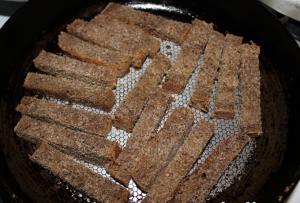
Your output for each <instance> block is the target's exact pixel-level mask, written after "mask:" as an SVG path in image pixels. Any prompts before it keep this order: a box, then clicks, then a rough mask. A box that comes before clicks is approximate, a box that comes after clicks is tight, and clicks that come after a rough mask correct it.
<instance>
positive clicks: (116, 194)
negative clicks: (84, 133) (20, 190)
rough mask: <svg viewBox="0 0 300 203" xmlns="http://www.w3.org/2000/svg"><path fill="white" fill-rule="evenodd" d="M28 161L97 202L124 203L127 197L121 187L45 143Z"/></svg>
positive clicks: (126, 191) (127, 193)
mask: <svg viewBox="0 0 300 203" xmlns="http://www.w3.org/2000/svg"><path fill="white" fill-rule="evenodd" d="M30 159H31V160H32V161H33V162H35V163H37V164H39V165H41V166H42V167H44V168H45V169H46V170H49V171H51V172H52V173H53V174H54V175H56V176H58V177H59V178H61V179H62V180H64V181H66V182H68V183H69V184H70V185H72V186H73V187H74V188H75V189H77V190H79V191H82V192H83V193H85V194H86V195H88V196H89V197H91V198H94V199H96V200H97V201H99V202H103V203H112V202H118V203H121V202H126V201H127V199H128V197H129V191H128V190H126V189H125V188H124V187H122V186H121V185H118V184H116V183H115V182H113V181H111V180H109V179H108V178H106V177H103V176H101V175H99V174H97V173H95V172H94V171H92V170H90V169H89V168H87V167H85V166H84V165H83V164H80V163H78V162H76V161H74V160H73V158H72V157H70V156H67V155H66V154H64V153H62V152H60V151H58V150H56V149H54V148H52V147H50V146H49V145H47V144H46V143H42V144H41V145H40V147H39V148H38V149H37V150H36V151H35V152H34V154H33V155H32V156H30Z"/></svg>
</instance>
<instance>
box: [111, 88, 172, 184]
mask: <svg viewBox="0 0 300 203" xmlns="http://www.w3.org/2000/svg"><path fill="white" fill-rule="evenodd" d="M170 102H171V97H170V95H169V94H167V93H164V92H162V90H161V89H160V88H157V89H156V91H155V92H154V93H153V94H151V96H150V97H149V100H148V102H147V105H146V106H145V108H144V110H143V112H142V114H141V116H140V118H139V120H138V122H137V123H136V125H135V127H134V128H133V131H132V134H131V135H130V137H129V138H128V140H127V142H126V147H125V148H124V149H123V151H122V152H121V154H120V156H119V157H118V159H117V160H116V161H115V162H110V163H108V164H107V165H106V168H107V170H108V171H109V173H110V175H111V176H112V177H114V178H115V179H117V180H119V181H120V182H121V183H123V184H124V185H126V186H127V185H128V184H129V181H130V178H131V171H132V169H133V166H134V165H135V163H136V160H137V158H138V157H139V155H140V153H141V152H142V150H143V148H144V147H145V146H146V144H147V143H148V141H149V140H150V139H151V138H152V137H153V136H154V131H155V130H156V128H157V127H158V125H159V124H160V121H161V119H162V117H163V116H164V113H165V112H166V110H167V107H168V104H169V103H170Z"/></svg>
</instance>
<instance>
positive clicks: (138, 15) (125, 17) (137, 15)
mask: <svg viewBox="0 0 300 203" xmlns="http://www.w3.org/2000/svg"><path fill="white" fill-rule="evenodd" d="M101 14H105V15H110V16H113V17H115V18H117V19H119V20H122V21H124V22H126V23H128V24H133V25H136V26H139V27H141V28H142V29H143V30H145V31H146V32H149V33H151V34H153V35H154V36H156V37H158V38H161V39H163V40H169V41H172V42H175V43H176V44H178V45H181V44H182V42H183V41H184V40H185V38H186V35H187V33H188V31H189V29H190V27H191V25H190V24H188V23H182V22H178V21H175V20H169V19H166V18H163V17H161V16H157V15H154V14H151V13H148V12H144V11H140V10H135V9H133V8H130V7H128V6H123V5H120V4H117V3H113V2H110V3H109V4H108V5H107V6H106V8H105V9H104V10H103V11H102V13H101Z"/></svg>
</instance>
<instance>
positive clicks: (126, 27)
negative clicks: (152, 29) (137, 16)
mask: <svg viewBox="0 0 300 203" xmlns="http://www.w3.org/2000/svg"><path fill="white" fill-rule="evenodd" d="M90 22H91V23H94V24H96V25H98V26H101V27H103V28H105V29H106V30H109V31H111V32H113V33H122V34H123V35H126V37H128V38H130V39H131V40H132V41H134V42H137V43H143V44H146V45H147V46H148V47H149V56H150V57H152V56H154V55H155V54H156V53H157V52H158V51H159V50H160V44H161V42H160V41H159V40H158V39H156V38H155V37H154V36H152V35H151V34H149V33H147V32H145V31H144V30H143V29H141V28H140V27H138V26H135V25H131V24H126V23H124V22H123V21H120V20H118V19H116V18H114V17H113V16H109V15H103V14H99V15H97V16H95V17H94V18H93V19H92V20H91V21H90Z"/></svg>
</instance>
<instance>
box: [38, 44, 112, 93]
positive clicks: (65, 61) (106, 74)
mask: <svg viewBox="0 0 300 203" xmlns="http://www.w3.org/2000/svg"><path fill="white" fill-rule="evenodd" d="M33 62H34V65H35V67H36V68H38V69H39V70H41V71H43V72H45V73H49V74H50V75H54V76H59V77H64V78H68V79H76V80H79V81H82V82H86V83H90V84H94V85H101V86H104V87H109V88H112V89H113V88H115V87H116V83H117V72H116V70H114V69H111V68H108V67H105V66H99V65H96V64H92V63H85V62H82V61H79V60H76V59H72V58H68V57H63V56H58V55H56V54H52V53H49V52H46V51H44V50H42V51H41V52H40V53H39V55H38V56H37V57H36V58H35V59H34V60H33Z"/></svg>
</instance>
